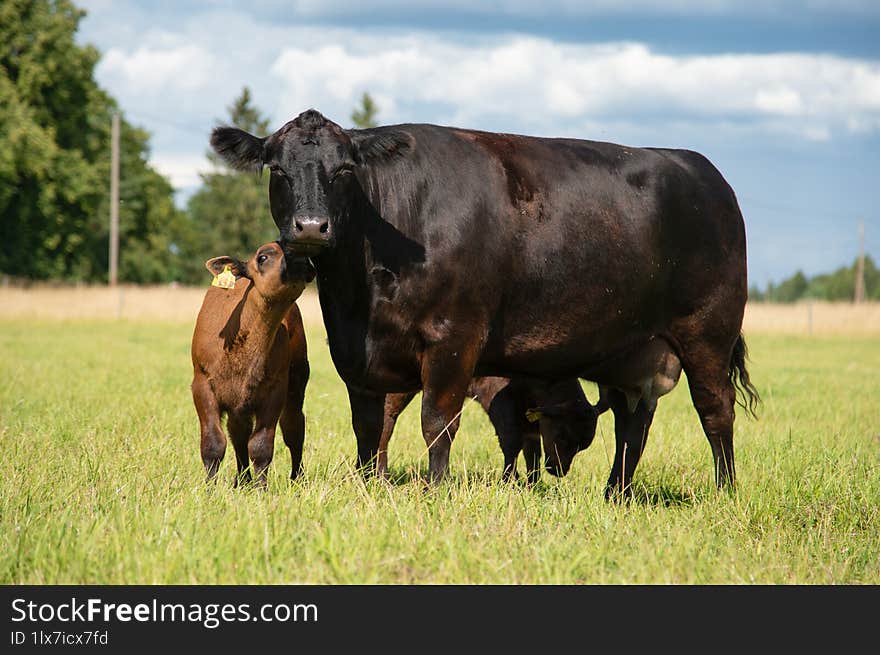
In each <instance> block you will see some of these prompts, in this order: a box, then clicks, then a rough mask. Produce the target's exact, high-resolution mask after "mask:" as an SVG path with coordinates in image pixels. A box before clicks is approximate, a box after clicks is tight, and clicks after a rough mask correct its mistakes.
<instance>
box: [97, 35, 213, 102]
mask: <svg viewBox="0 0 880 655" xmlns="http://www.w3.org/2000/svg"><path fill="white" fill-rule="evenodd" d="M215 65H216V61H215V58H214V56H213V55H212V54H211V53H210V52H208V51H206V50H205V49H204V48H202V47H200V46H198V45H195V44H184V45H174V44H169V45H167V46H166V47H164V48H157V47H145V46H141V47H139V48H137V50H135V51H134V52H130V53H129V52H126V51H124V50H123V49H121V48H111V49H110V50H108V51H107V53H106V54H105V55H104V57H103V58H102V59H101V63H100V64H99V70H98V73H99V75H101V76H102V77H104V78H109V79H113V78H117V79H118V81H119V82H121V83H122V84H125V85H127V86H131V87H136V88H138V89H140V90H141V91H142V92H143V93H156V92H157V91H162V90H164V89H172V90H175V91H181V92H191V91H193V90H196V89H198V88H199V87H202V86H204V85H205V84H206V83H208V82H209V81H211V80H212V78H213V73H212V71H213V69H214V67H215Z"/></svg>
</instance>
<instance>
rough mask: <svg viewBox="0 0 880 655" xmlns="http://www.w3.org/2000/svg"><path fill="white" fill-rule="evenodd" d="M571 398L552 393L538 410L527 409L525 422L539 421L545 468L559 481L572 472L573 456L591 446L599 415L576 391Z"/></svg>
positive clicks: (566, 393) (567, 392)
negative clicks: (558, 478)
mask: <svg viewBox="0 0 880 655" xmlns="http://www.w3.org/2000/svg"><path fill="white" fill-rule="evenodd" d="M577 392H578V393H577V396H576V397H572V394H571V392H570V390H569V389H566V390H565V391H564V394H563V395H560V394H559V393H558V392H557V393H556V394H555V397H554V393H553V392H552V391H551V393H549V394H548V395H547V396H546V397H545V398H543V399H542V400H543V403H542V404H541V405H540V406H539V407H535V408H533V409H530V410H529V411H528V412H527V415H526V416H527V418H528V419H529V420H530V421H538V422H539V425H540V431H541V440H542V442H543V445H544V457H545V461H544V463H545V466H546V468H547V471H549V472H550V473H551V474H553V475H555V476H557V477H562V476H564V475H565V474H567V473H568V470H569V469H570V468H571V463H572V460H574V456H575V455H577V454H578V453H579V452H580V451H582V450H585V449H586V448H588V447H589V446H590V444H591V443H593V438H594V437H595V436H596V424H597V422H598V418H599V414H600V412H599V411H598V410H597V409H596V407H594V406H593V405H591V404H590V403H589V401H587V398H586V396H584V395H583V392H582V391H581V390H580V389H579V388H578V389H577Z"/></svg>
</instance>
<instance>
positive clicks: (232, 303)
mask: <svg viewBox="0 0 880 655" xmlns="http://www.w3.org/2000/svg"><path fill="white" fill-rule="evenodd" d="M205 266H206V267H207V268H208V270H209V271H211V272H212V273H214V274H215V275H217V276H218V277H220V276H221V275H222V274H223V273H224V270H226V275H227V276H228V275H229V274H230V273H231V274H232V275H234V276H235V282H234V286H232V288H221V287H218V286H212V287H211V288H210V289H208V291H207V293H206V294H205V299H204V301H203V302H202V308H201V310H200V311H199V315H198V318H197V319H196V325H195V331H194V332H193V339H192V362H193V382H192V394H193V402H194V403H195V406H196V411H197V412H198V415H199V423H200V425H201V453H202V462H203V463H204V465H205V471H206V472H207V479H208V481H210V480H212V479H214V477H215V476H216V475H217V470H218V469H219V467H220V462H221V461H222V460H223V455H224V454H225V453H226V436H225V435H224V433H223V428H222V425H221V420H222V416H223V415H224V414H226V427H227V428H228V430H229V438H230V440H231V441H232V446H233V448H234V449H235V458H236V461H237V463H238V477H237V479H236V483H240V482H241V483H244V482H249V481H250V479H251V475H250V471H249V470H248V458H250V460H251V461H253V468H254V475H255V477H256V478H257V482H258V483H259V484H260V485H261V486H265V484H266V468H267V467H268V466H269V463H270V462H271V461H272V454H273V451H274V447H275V428H276V426H277V424H278V421H279V418H280V420H281V431H282V434H283V436H284V443H285V444H287V447H288V448H289V449H290V457H291V460H292V467H291V473H290V477H291V479H294V478H296V477H297V475H299V473H300V471H301V468H302V448H303V438H304V433H305V419H304V417H303V413H302V404H303V396H304V394H305V388H306V382H307V381H308V378H309V363H308V358H307V356H306V340H305V334H304V333H303V326H302V318H301V317H300V313H299V308H298V307H297V306H296V303H295V300H296V299H297V298H298V297H299V296H300V294H302V292H303V289H304V288H305V286H306V283H307V282H309V281H310V280H311V279H312V278H313V277H314V269H313V268H312V266H311V264H310V263H309V262H308V260H306V259H302V258H292V257H285V256H284V252H283V251H282V250H281V247H280V246H279V245H278V244H277V243H275V242H273V243H267V244H265V245H262V246H260V247H259V248H258V249H257V252H256V253H255V254H254V256H253V257H251V259H249V260H248V261H247V262H242V261H239V260H237V259H234V258H232V257H214V258H213V259H210V260H208V261H207V262H206V263H205ZM230 282H231V280H230Z"/></svg>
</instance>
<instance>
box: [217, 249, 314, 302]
mask: <svg viewBox="0 0 880 655" xmlns="http://www.w3.org/2000/svg"><path fill="white" fill-rule="evenodd" d="M205 267H206V268H207V269H208V270H209V271H211V272H212V273H213V274H214V275H220V274H222V273H223V272H224V270H225V269H226V268H227V267H228V268H229V272H230V273H232V274H233V275H234V276H235V277H237V278H238V277H246V278H248V279H249V280H250V281H251V282H252V283H253V285H254V288H255V289H256V290H257V292H258V293H259V294H260V295H261V296H263V297H264V298H265V299H266V300H267V301H269V302H270V303H272V304H279V305H280V304H284V305H289V304H291V303H293V301H295V300H296V299H297V298H299V296H300V295H301V294H302V292H303V290H304V289H305V288H306V284H307V283H309V282H311V280H312V279H313V278H314V277H315V269H314V268H313V267H312V265H311V263H309V260H308V259H306V258H304V257H296V256H292V255H287V256H285V254H284V251H283V250H282V248H281V245H280V244H279V243H278V242H277V241H272V242H271V243H266V244H263V245H262V246H260V247H259V248H257V252H255V253H254V255H253V257H251V258H250V259H249V260H247V261H246V262H243V261H241V260H239V259H236V258H234V257H228V256H225V255H224V256H222V257H214V258H212V259H209V260H208V261H206V262H205Z"/></svg>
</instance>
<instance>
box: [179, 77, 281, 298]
mask: <svg viewBox="0 0 880 655" xmlns="http://www.w3.org/2000/svg"><path fill="white" fill-rule="evenodd" d="M227 111H228V112H229V121H228V123H229V124H230V125H234V126H235V127H238V128H240V129H242V130H245V131H247V132H250V133H251V134H255V135H257V136H266V135H267V134H268V133H269V120H268V119H267V118H265V117H264V116H263V115H262V114H261V113H260V111H259V110H258V109H257V108H256V107H255V106H254V104H253V100H252V98H251V92H250V89H248V88H247V87H244V88H243V89H242V91H241V94H240V95H239V96H238V97H237V98H236V99H235V100H234V101H233V102H232V104H231V105H230V106H229V107H227ZM207 156H208V159H209V160H210V161H211V163H212V164H213V165H214V167H215V170H214V171H213V172H210V173H203V174H202V175H201V178H202V187H201V188H200V189H199V190H198V191H196V193H194V194H193V195H192V197H191V198H190V200H189V204H188V210H189V227H188V229H189V230H190V231H192V232H195V233H197V234H198V235H199V236H198V239H196V240H194V241H192V243H193V244H194V245H193V246H192V247H190V248H189V252H188V253H187V257H186V258H185V259H186V260H187V264H186V266H187V270H186V274H185V279H187V280H188V281H196V282H198V281H201V280H204V279H205V276H206V275H208V274H207V272H206V271H205V269H204V262H205V261H206V260H207V259H209V258H211V257H216V256H218V255H232V256H235V257H246V256H248V255H250V254H251V253H253V252H254V251H256V249H257V248H258V247H259V246H260V245H261V244H263V243H266V242H267V241H272V240H274V239H277V238H278V230H277V228H276V227H275V224H274V223H273V221H272V215H271V213H270V212H269V188H268V186H269V179H268V176H262V175H260V174H253V173H241V172H238V171H233V170H231V169H229V168H227V167H226V166H225V165H224V164H223V163H222V161H221V159H220V158H219V157H218V156H217V155H216V154H215V153H214V152H213V151H210V150H209V151H208V155H207Z"/></svg>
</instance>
